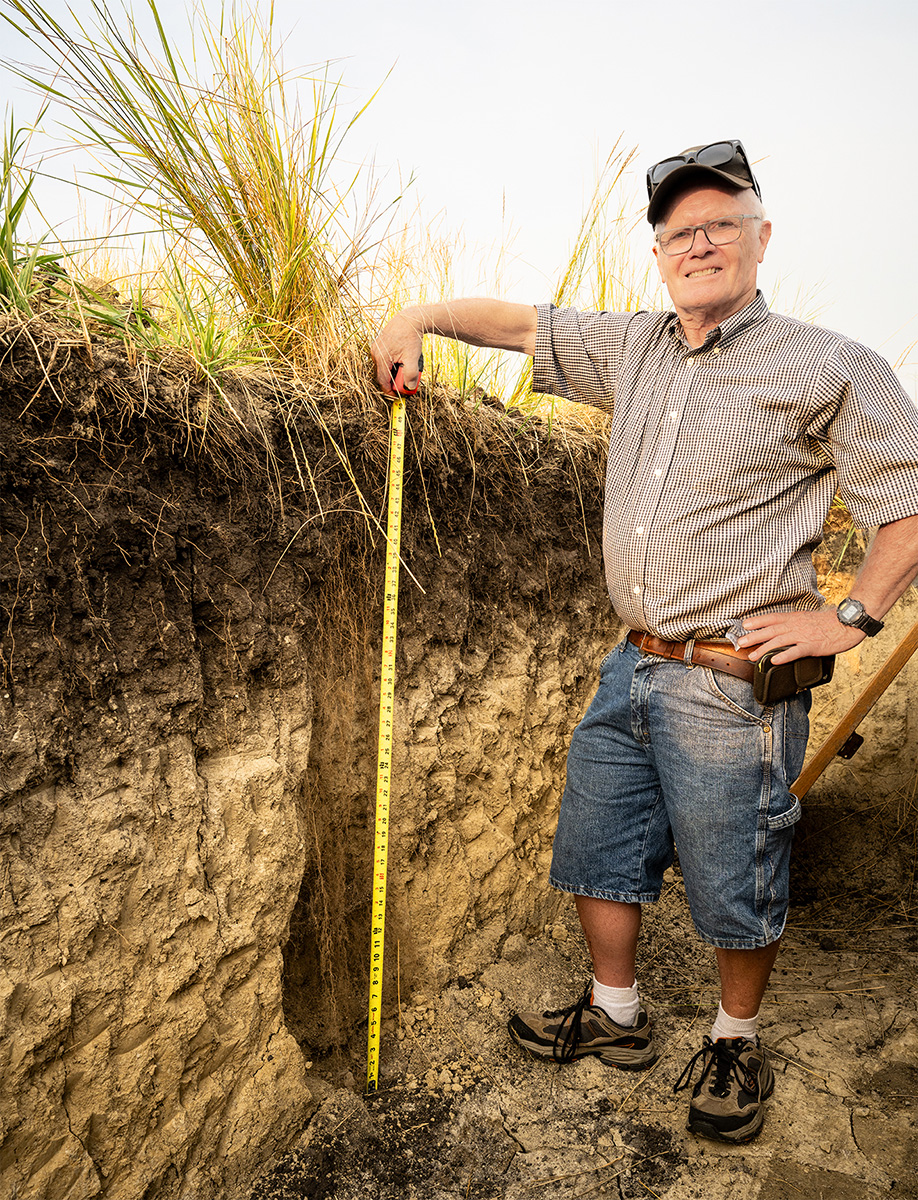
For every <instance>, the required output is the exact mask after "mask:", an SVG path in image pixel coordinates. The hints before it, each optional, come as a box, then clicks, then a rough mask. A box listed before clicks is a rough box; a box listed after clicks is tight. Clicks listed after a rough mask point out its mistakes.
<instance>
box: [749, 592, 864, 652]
mask: <svg viewBox="0 0 918 1200" xmlns="http://www.w3.org/2000/svg"><path fill="white" fill-rule="evenodd" d="M743 628H744V629H745V630H746V631H747V632H746V634H745V635H744V636H743V637H741V638H740V639H739V644H740V646H742V647H744V648H745V649H748V650H750V651H751V653H750V655H749V658H750V659H751V660H752V662H758V660H759V659H760V658H761V657H762V655H763V654H765V653H766V652H767V651H768V650H777V649H778V648H779V647H787V648H786V649H785V650H782V653H781V654H776V655H775V657H774V659H773V660H772V661H773V662H775V663H777V664H778V665H779V666H780V664H781V663H786V662H793V661H794V659H795V658H807V657H809V656H810V655H813V656H816V657H818V656H821V655H825V654H841V653H842V652H843V651H845V650H852V649H853V648H854V647H855V646H858V645H860V643H861V642H862V641H863V640H864V638H865V637H866V636H867V635H866V634H865V633H864V632H863V630H860V629H852V628H850V626H848V625H842V623H841V621H839V619H838V617H837V616H836V615H835V609H834V607H832V606H831V605H829V606H827V607H826V608H821V609H819V610H818V612H809V611H804V612H778V613H761V614H760V615H759V616H757V617H747V618H746V620H744V621H743Z"/></svg>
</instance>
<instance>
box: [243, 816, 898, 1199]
mask: <svg viewBox="0 0 918 1200" xmlns="http://www.w3.org/2000/svg"><path fill="white" fill-rule="evenodd" d="M824 807H825V808H826V809H828V808H829V807H830V805H828V804H827V805H826V806H824ZM821 808H823V806H821V805H816V806H814V807H813V808H812V809H811V811H810V813H809V814H808V823H809V825H810V827H814V826H817V825H818V824H819V823H820V820H821V815H822V816H825V813H824V812H823V813H822V814H820V809H821ZM824 836H825V834H824V830H821V831H820V840H821V841H822V840H823V839H824ZM807 841H808V836H807V822H805V823H804V828H803V835H802V837H801V842H802V852H801V854H800V855H799V856H798V867H797V869H796V890H797V893H798V895H799V896H800V897H801V902H800V903H798V904H797V906H796V907H795V909H794V912H793V916H792V920H791V922H790V925H789V928H788V932H787V934H786V937H785V944H784V950H783V954H782V957H781V958H780V959H779V963H778V967H777V969H776V973H775V975H774V977H773V980H772V985H771V988H770V990H769V993H768V996H767V999H766V1004H765V1007H764V1010H763V1022H762V1035H763V1041H764V1043H765V1044H766V1046H767V1048H768V1050H769V1051H770V1053H771V1056H772V1061H773V1063H774V1066H775V1070H776V1075H777V1085H776V1088H775V1094H774V1096H773V1098H772V1100H771V1101H770V1103H769V1110H768V1115H767V1118H766V1122H765V1126H764V1129H763V1131H762V1133H761V1134H760V1136H759V1137H758V1138H757V1139H756V1140H755V1141H753V1142H751V1143H749V1144H747V1145H745V1146H737V1147H734V1146H723V1145H721V1144H719V1143H715V1142H710V1141H706V1140H704V1139H699V1138H695V1137H694V1136H693V1135H691V1134H689V1133H687V1132H686V1129H685V1115H686V1109H687V1104H688V1095H689V1092H687V1091H681V1092H679V1093H678V1094H677V1095H675V1094H674V1093H673V1085H674V1084H675V1082H676V1080H677V1079H678V1077H679V1074H680V1072H681V1071H682V1069H683V1067H684V1066H685V1064H686V1063H687V1062H688V1060H689V1058H690V1057H691V1055H692V1054H693V1053H694V1051H695V1050H696V1049H698V1047H699V1046H700V1044H701V1039H702V1037H703V1036H704V1034H705V1033H707V1032H708V1030H709V1027H710V1021H711V1017H712V1014H713V1011H714V1009H715V1008H716V1003H717V988H716V970H715V964H714V958H713V954H712V952H711V951H710V950H709V949H708V948H707V947H704V946H702V945H700V943H698V942H697V940H696V939H695V937H694V934H693V933H692V932H691V926H690V921H689V917H688V910H687V906H686V903H685V899H684V892H683V889H682V885H681V881H680V879H679V877H678V869H676V871H674V872H672V873H671V874H672V882H671V883H670V884H669V886H668V888H667V890H666V893H665V895H664V897H663V899H662V901H661V903H660V904H659V905H658V906H656V907H655V908H651V909H648V910H647V911H646V915H645V926H644V933H643V946H642V960H641V968H640V985H641V989H642V993H643V996H644V999H645V1002H646V1003H647V1004H648V1007H649V1008H650V1009H651V1010H652V1012H653V1015H654V1019H655V1023H656V1030H657V1038H658V1042H659V1046H660V1050H661V1057H660V1058H659V1060H658V1062H657V1063H656V1064H655V1065H654V1066H653V1067H652V1068H651V1069H650V1070H649V1071H646V1072H643V1073H631V1072H624V1071H617V1070H615V1069H611V1068H608V1067H604V1066H602V1065H601V1064H600V1063H599V1061H598V1060H597V1059H595V1058H589V1059H582V1060H580V1061H579V1062H577V1063H575V1064H572V1065H569V1066H565V1067H556V1066H554V1065H552V1064H548V1063H544V1062H540V1061H538V1060H536V1059H534V1058H532V1057H530V1056H528V1055H527V1054H525V1053H524V1052H523V1051H522V1050H520V1049H518V1048H517V1047H516V1046H515V1045H514V1044H513V1043H512V1042H511V1041H510V1040H509V1038H508V1036H507V1034H506V1021H507V1017H508V1015H509V1014H510V1013H511V1012H513V1011H514V1010H515V1009H517V1008H523V1009H525V1008H536V1009H541V1008H555V1007H558V1006H560V1005H562V1004H565V1003H568V1002H569V1001H571V1000H573V999H575V998H576V997H577V996H579V994H580V991H581V989H582V988H583V986H584V984H585V981H586V979H587V978H588V976H589V966H588V958H587V954H586V947H585V945H584V943H583V941H582V938H581V936H580V933H579V926H578V925H577V922H576V916H575V914H574V912H573V908H572V907H571V910H570V919H569V920H567V919H566V920H564V921H560V922H557V923H555V924H553V925H549V926H547V927H546V929H545V930H544V933H543V935H542V936H540V937H537V938H533V939H531V940H527V939H526V938H525V937H523V936H522V935H512V936H510V937H508V938H507V939H506V941H505V942H504V944H503V947H502V952H501V954H500V957H499V958H498V959H497V960H496V961H493V962H491V963H489V964H487V965H486V966H485V967H484V968H483V969H482V970H481V972H480V973H478V974H477V975H475V976H474V977H459V978H457V979H455V980H453V981H452V982H451V983H450V985H449V986H448V987H446V988H444V989H443V990H441V991H439V992H437V993H436V994H434V993H433V992H431V993H429V994H425V993H424V991H423V988H421V989H419V990H417V991H416V992H415V994H414V995H413V996H411V997H410V998H405V997H403V998H402V1000H401V1003H400V1006H399V1015H398V1018H397V1019H392V1020H391V1021H389V1023H388V1025H387V1027H386V1029H385V1032H384V1034H383V1046H382V1068H381V1074H380V1086H379V1090H378V1092H376V1093H375V1094H374V1095H372V1096H369V1097H368V1096H366V1095H364V1094H363V1088H364V1080H363V1077H362V1072H363V1070H364V1067H363V1062H364V1050H363V1047H362V1046H361V1045H360V1044H359V1043H358V1042H356V1041H355V1042H354V1044H353V1045H352V1046H351V1048H350V1057H348V1054H347V1053H345V1054H342V1055H340V1056H337V1057H331V1058H328V1059H327V1060H324V1061H319V1062H316V1063H315V1064H314V1075H313V1077H311V1079H310V1087H311V1089H312V1091H313V1093H314V1096H315V1097H316V1100H317V1108H316V1109H315V1110H314V1112H313V1114H312V1117H311V1119H310V1121H309V1123H308V1125H307V1126H306V1128H305V1129H304V1131H303V1134H302V1136H301V1138H300V1140H299V1142H298V1144H297V1145H296V1147H295V1148H294V1149H293V1150H291V1152H290V1153H288V1154H287V1155H286V1156H285V1157H284V1158H283V1159H282V1160H280V1161H279V1162H278V1163H277V1164H276V1165H275V1166H274V1168H273V1170H272V1171H270V1172H268V1173H266V1174H265V1175H264V1176H263V1177H262V1178H261V1180H260V1181H259V1184H258V1186H257V1187H256V1189H255V1191H254V1192H253V1193H252V1196H251V1200H396V1198H398V1200H447V1198H448V1200H456V1198H460V1200H461V1198H466V1200H471V1198H472V1197H478V1198H481V1200H485V1198H487V1200H498V1198H499V1200H535V1198H538V1197H544V1198H546V1200H575V1198H577V1200H579V1198H581V1197H591V1198H592V1197H602V1196H611V1197H617V1198H619V1200H638V1198H640V1200H645V1198H647V1197H658V1198H659V1200H690V1198H695V1197H697V1198H699V1200H700V1198H704V1200H708V1198H709V1197H719V1196H728V1195H729V1196H730V1197H731V1200H879V1198H880V1197H886V1196H891V1197H896V1196H899V1197H916V1196H918V1137H916V1127H915V1118H916V1100H918V980H916V974H915V961H916V956H915V949H916V934H915V927H914V925H913V924H910V923H909V922H907V921H903V920H902V919H901V917H900V915H898V914H899V913H901V903H902V899H903V896H902V892H901V890H900V889H901V885H902V881H901V879H899V880H898V881H897V879H896V876H895V873H894V872H892V873H889V874H885V873H884V872H883V871H877V870H876V869H875V868H874V867H872V866H871V865H870V864H869V863H868V862H867V860H866V859H864V858H863V857H862V858H861V859H860V862H859V864H852V865H851V869H850V871H849V874H848V886H847V888H846V889H845V890H843V891H841V892H835V893H834V894H832V891H831V888H827V887H826V886H824V884H825V882H826V877H825V874H824V873H823V872H820V869H819V868H820V864H819V862H818V861H815V860H814V859H813V858H812V857H811V856H809V855H808V853H807ZM822 844H823V845H824V841H823V842H822ZM864 868H866V870H865V869H864ZM316 1075H318V1076H323V1077H324V1083H317V1082H316V1080H315V1076H316Z"/></svg>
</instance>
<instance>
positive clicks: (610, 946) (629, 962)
mask: <svg viewBox="0 0 918 1200" xmlns="http://www.w3.org/2000/svg"><path fill="white" fill-rule="evenodd" d="M575 900H576V903H577V915H578V917H579V918H580V924H581V925H582V926H583V935H584V937H585V938H586V941H587V945H588V946H589V948H590V957H591V958H592V959H593V974H594V975H595V976H596V979H597V980H598V981H599V983H604V984H606V985H607V986H608V987H615V988H629V987H631V985H632V984H633V983H634V959H635V954H636V952H637V940H638V933H639V931H640V928H641V906H640V904H622V903H620V902H619V901H618V900H601V899H598V898H597V897H595V896H576V897H575Z"/></svg>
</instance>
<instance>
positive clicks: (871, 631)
mask: <svg viewBox="0 0 918 1200" xmlns="http://www.w3.org/2000/svg"><path fill="white" fill-rule="evenodd" d="M835 615H836V616H837V617H838V619H839V621H841V623H842V625H850V626H851V628H852V629H862V630H863V631H864V633H866V634H867V636H868V637H876V636H877V634H878V633H879V632H880V630H881V629H882V628H883V622H882V621H876V620H874V618H873V617H871V616H868V614H867V613H866V612H865V611H864V606H863V604H861V602H860V600H852V599H851V597H850V596H849V597H848V599H847V600H842V602H841V604H839V606H838V608H837V609H836V611H835Z"/></svg>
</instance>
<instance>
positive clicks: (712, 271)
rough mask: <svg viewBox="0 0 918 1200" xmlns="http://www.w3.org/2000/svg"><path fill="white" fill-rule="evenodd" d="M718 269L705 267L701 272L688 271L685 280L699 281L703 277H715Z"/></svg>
mask: <svg viewBox="0 0 918 1200" xmlns="http://www.w3.org/2000/svg"><path fill="white" fill-rule="evenodd" d="M719 271H720V267H705V268H704V270H703V271H689V273H688V275H687V276H686V278H687V279H700V278H701V277H702V276H703V275H716V274H717V273H718V272H719Z"/></svg>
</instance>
